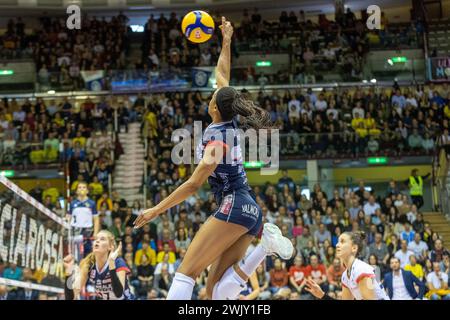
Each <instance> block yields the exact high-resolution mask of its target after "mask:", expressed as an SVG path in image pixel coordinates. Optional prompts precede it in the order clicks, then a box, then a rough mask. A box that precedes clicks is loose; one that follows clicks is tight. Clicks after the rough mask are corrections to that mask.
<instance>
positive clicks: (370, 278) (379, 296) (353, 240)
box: [306, 231, 389, 300]
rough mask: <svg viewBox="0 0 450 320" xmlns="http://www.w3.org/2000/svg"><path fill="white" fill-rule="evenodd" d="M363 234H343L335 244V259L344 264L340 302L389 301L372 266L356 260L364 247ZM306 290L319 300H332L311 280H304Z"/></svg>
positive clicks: (358, 232)
mask: <svg viewBox="0 0 450 320" xmlns="http://www.w3.org/2000/svg"><path fill="white" fill-rule="evenodd" d="M364 241H365V234H364V232H360V231H357V232H345V233H343V234H342V235H341V236H340V237H339V241H338V243H337V244H336V257H337V258H339V259H341V261H342V262H343V263H344V266H345V268H346V269H345V271H344V273H343V274H342V278H341V283H342V300H354V299H356V300H389V297H388V295H387V294H386V292H385V291H384V289H383V287H382V285H381V284H379V283H378V281H377V280H376V279H375V271H374V269H373V267H372V266H370V265H369V264H367V263H365V262H364V261H362V260H360V259H358V258H357V257H358V255H359V254H360V252H361V251H362V249H363V247H364ZM306 290H307V291H309V292H310V293H311V294H312V295H313V296H315V297H316V298H319V299H324V300H332V298H331V297H330V296H328V295H326V294H325V293H324V292H323V291H322V289H321V288H320V286H319V285H318V284H317V283H315V282H314V281H313V280H310V279H308V280H306Z"/></svg>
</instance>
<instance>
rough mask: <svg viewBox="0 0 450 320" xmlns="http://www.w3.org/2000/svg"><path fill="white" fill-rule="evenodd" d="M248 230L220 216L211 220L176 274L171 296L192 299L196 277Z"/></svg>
mask: <svg viewBox="0 0 450 320" xmlns="http://www.w3.org/2000/svg"><path fill="white" fill-rule="evenodd" d="M247 231H248V230H247V228H245V227H243V226H241V225H238V224H234V223H228V222H226V221H222V220H219V219H211V220H210V221H209V222H208V223H207V224H205V225H204V226H203V227H202V228H200V230H199V231H198V232H197V234H196V235H195V237H194V239H193V240H192V243H191V244H190V245H189V248H188V250H187V252H186V255H185V257H184V259H183V262H182V263H181V265H180V267H179V269H178V271H177V273H176V274H175V277H174V280H173V283H172V286H171V287H170V290H169V293H168V296H167V299H168V300H189V299H191V296H192V290H193V288H194V285H195V279H196V278H197V277H198V276H199V275H200V273H201V272H202V271H203V270H204V269H205V268H206V267H208V266H209V265H210V264H211V263H213V262H214V260H216V259H217V258H218V257H219V256H220V255H222V253H223V252H224V251H226V250H227V249H228V248H229V247H230V246H231V245H233V243H235V242H236V241H237V240H238V239H239V238H240V237H241V236H242V235H244V234H246V233H247Z"/></svg>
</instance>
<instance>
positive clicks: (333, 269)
mask: <svg viewBox="0 0 450 320" xmlns="http://www.w3.org/2000/svg"><path fill="white" fill-rule="evenodd" d="M343 272H344V267H343V266H342V263H341V260H340V259H339V258H335V259H334V260H333V264H331V265H330V266H329V267H328V269H327V280H328V285H329V291H328V292H337V291H341V290H342V284H341V277H342V273H343Z"/></svg>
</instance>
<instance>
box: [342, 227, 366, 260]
mask: <svg viewBox="0 0 450 320" xmlns="http://www.w3.org/2000/svg"><path fill="white" fill-rule="evenodd" d="M345 233H346V234H347V235H348V236H349V237H350V240H351V241H352V243H353V244H354V245H356V246H357V247H358V251H357V252H356V257H358V256H359V255H360V254H361V252H362V251H363V249H364V246H365V243H366V233H365V232H364V231H354V232H345Z"/></svg>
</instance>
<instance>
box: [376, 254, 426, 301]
mask: <svg viewBox="0 0 450 320" xmlns="http://www.w3.org/2000/svg"><path fill="white" fill-rule="evenodd" d="M390 266H391V270H392V272H389V273H387V274H386V275H385V277H384V286H385V287H386V289H387V293H388V295H389V298H390V299H391V300H414V299H418V300H422V298H423V296H424V293H425V285H424V283H423V282H422V281H420V280H419V279H418V278H417V277H416V276H415V275H414V274H412V273H411V271H407V270H402V268H401V267H400V260H399V259H398V258H395V257H394V258H391V261H390ZM415 285H416V286H417V287H418V288H419V292H417V291H416V288H415Z"/></svg>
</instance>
